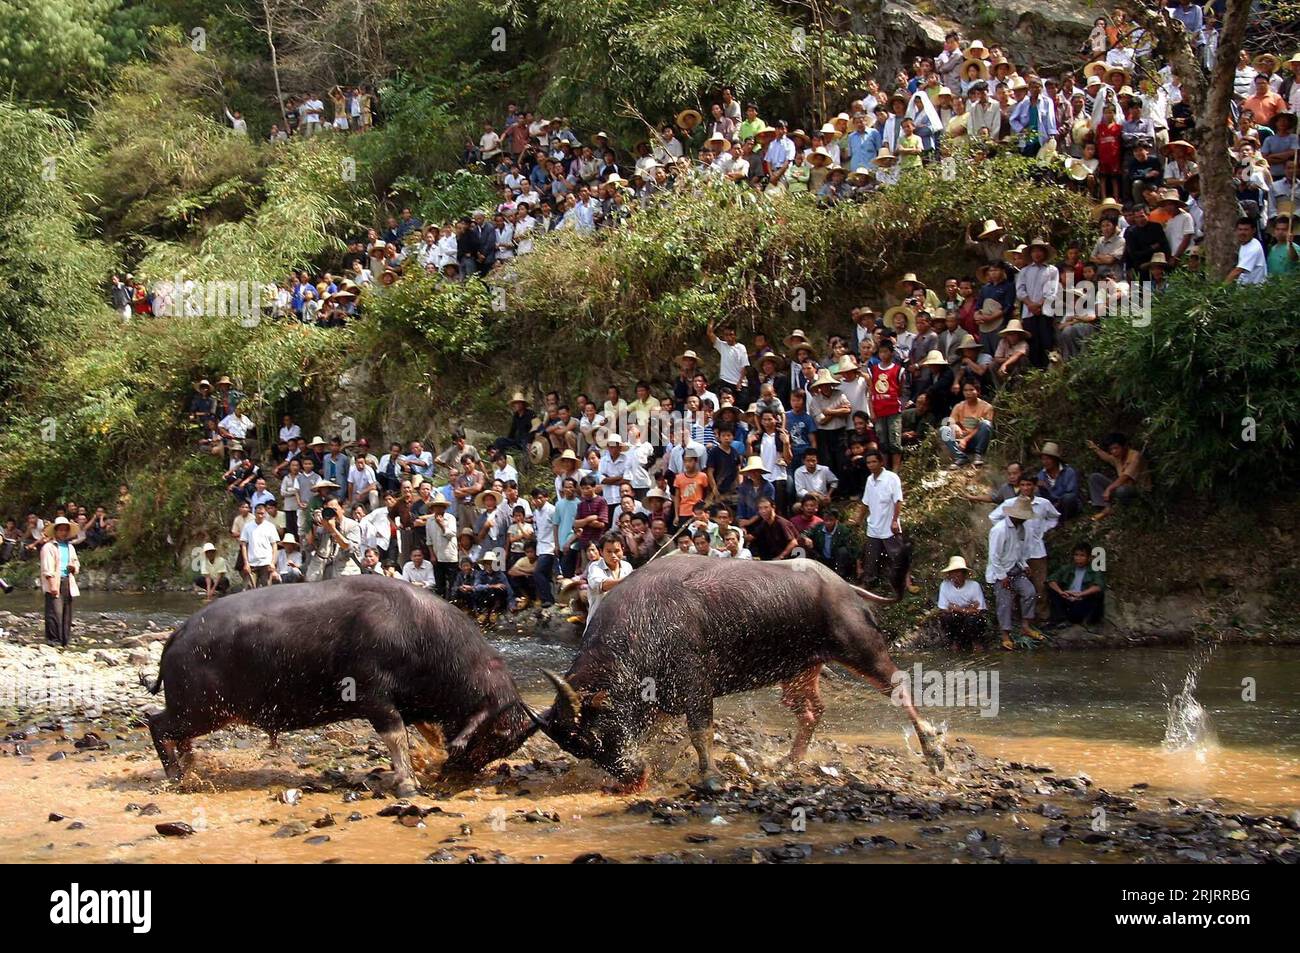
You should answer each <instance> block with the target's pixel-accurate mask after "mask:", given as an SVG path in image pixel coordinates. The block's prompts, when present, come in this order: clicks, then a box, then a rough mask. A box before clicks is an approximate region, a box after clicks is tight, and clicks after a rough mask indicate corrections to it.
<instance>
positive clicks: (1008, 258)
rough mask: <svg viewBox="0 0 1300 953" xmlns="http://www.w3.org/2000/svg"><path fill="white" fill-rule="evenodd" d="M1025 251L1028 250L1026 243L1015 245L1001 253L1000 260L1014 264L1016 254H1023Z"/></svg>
mask: <svg viewBox="0 0 1300 953" xmlns="http://www.w3.org/2000/svg"><path fill="white" fill-rule="evenodd" d="M1027 251H1029V246H1028V245H1017V246H1016V247H1015V248H1008V249H1007V250H1006V251H1004V252H1003V253H1002V260H1003V261H1005V262H1009V263H1011V264H1013V265H1014V264H1015V263H1016V256H1017V255H1023V254H1025V252H1027Z"/></svg>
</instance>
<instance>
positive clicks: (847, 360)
mask: <svg viewBox="0 0 1300 953" xmlns="http://www.w3.org/2000/svg"><path fill="white" fill-rule="evenodd" d="M861 370H862V368H861V367H859V366H858V359H857V358H856V357H854V356H853V355H852V354H845V355H844V356H843V357H842V358H840V360H839V363H838V364H836V365H835V367H834V368H833V369H832V373H834V374H835V375H836V376H837V377H838V376H839V375H840V374H848V373H850V372H851V373H854V374H856V373H858V372H859V371H861Z"/></svg>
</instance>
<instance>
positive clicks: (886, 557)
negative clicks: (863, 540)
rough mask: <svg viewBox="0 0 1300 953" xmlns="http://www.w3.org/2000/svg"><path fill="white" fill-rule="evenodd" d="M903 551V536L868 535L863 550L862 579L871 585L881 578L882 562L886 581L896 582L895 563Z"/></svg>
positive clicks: (891, 583)
mask: <svg viewBox="0 0 1300 953" xmlns="http://www.w3.org/2000/svg"><path fill="white" fill-rule="evenodd" d="M902 552H903V537H902V536H891V537H889V539H876V538H875V537H874V536H868V537H867V545H866V546H865V548H864V549H863V551H862V581H863V582H864V583H867V584H868V585H870V584H871V583H874V582H875V581H876V579H877V578H879V573H880V566H881V563H882V562H883V563H884V567H885V576H884V578H885V581H886V582H887V583H889V584H890V585H891V586H892V585H893V584H894V583H893V579H894V563H895V561H896V560H897V559H898V557H899V556H900V555H902Z"/></svg>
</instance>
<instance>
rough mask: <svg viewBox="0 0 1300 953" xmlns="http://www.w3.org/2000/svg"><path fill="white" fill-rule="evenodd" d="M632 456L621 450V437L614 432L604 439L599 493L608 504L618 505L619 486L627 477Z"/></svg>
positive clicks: (599, 471) (598, 472)
mask: <svg viewBox="0 0 1300 953" xmlns="http://www.w3.org/2000/svg"><path fill="white" fill-rule="evenodd" d="M631 463H632V458H631V457H630V456H628V455H627V454H625V453H624V452H623V438H622V437H621V436H619V435H618V434H616V433H612V434H610V435H609V438H608V439H607V440H606V441H605V452H604V453H603V454H601V457H600V469H599V470H598V471H597V476H598V477H599V478H600V493H601V496H603V497H604V498H605V502H606V503H608V504H609V505H610V506H618V502H619V497H620V495H621V494H620V492H619V486H620V485H621V484H622V483H623V481H624V480H626V479H627V474H628V468H629V467H630V465H631Z"/></svg>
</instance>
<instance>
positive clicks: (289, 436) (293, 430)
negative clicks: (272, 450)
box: [280, 424, 302, 443]
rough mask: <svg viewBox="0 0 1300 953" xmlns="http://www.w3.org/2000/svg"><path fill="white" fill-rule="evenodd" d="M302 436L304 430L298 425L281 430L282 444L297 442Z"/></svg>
mask: <svg viewBox="0 0 1300 953" xmlns="http://www.w3.org/2000/svg"><path fill="white" fill-rule="evenodd" d="M301 436H302V428H301V427H299V426H298V425H297V424H293V425H291V426H288V427H281V428H280V442H281V443H288V442H289V441H290V440H297V439H298V438H299V437H301Z"/></svg>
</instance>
